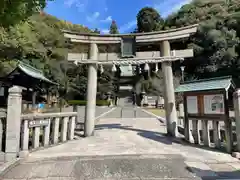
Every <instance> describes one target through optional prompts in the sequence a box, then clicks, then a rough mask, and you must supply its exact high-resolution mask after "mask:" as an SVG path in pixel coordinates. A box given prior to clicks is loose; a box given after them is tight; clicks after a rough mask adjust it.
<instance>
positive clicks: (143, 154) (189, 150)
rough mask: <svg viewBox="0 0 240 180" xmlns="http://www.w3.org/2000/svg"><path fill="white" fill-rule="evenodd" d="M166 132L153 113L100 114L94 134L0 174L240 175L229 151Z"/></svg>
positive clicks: (36, 155) (106, 176) (97, 176)
mask: <svg viewBox="0 0 240 180" xmlns="http://www.w3.org/2000/svg"><path fill="white" fill-rule="evenodd" d="M165 133H166V128H165V123H164V122H161V121H159V120H158V119H156V118H149V117H148V118H136V119H134V118H122V119H119V118H106V119H100V120H99V121H98V124H97V125H96V130H95V135H94V136H93V137H89V138H82V139H78V140H74V141H70V142H67V143H65V144H62V145H59V146H55V147H50V148H47V149H43V150H39V151H36V152H32V153H31V154H30V155H29V157H28V158H27V159H26V160H25V162H23V163H22V164H20V165H19V166H17V167H15V168H13V169H11V170H10V171H9V172H8V173H7V174H5V177H4V178H3V179H5V180H7V179H8V180H10V179H16V178H18V179H35V180H37V179H61V178H62V179H66V180H68V179H80V180H81V179H83V180H84V179H86V180H87V179H106V180H107V179H111V180H113V179H129V180H131V179H148V180H151V179H152V180H156V179H175V180H177V179H189V180H190V179H204V180H205V179H206V180H207V179H240V171H238V170H240V163H239V161H238V160H237V159H235V158H233V157H231V156H230V155H229V154H225V153H222V152H217V151H213V150H210V149H204V148H200V147H195V146H191V145H189V144H186V143H184V142H181V141H179V140H176V139H173V138H170V137H166V136H165ZM43 160H44V161H43ZM190 172H193V173H194V174H195V175H196V176H197V177H194V175H193V174H192V173H190ZM60 177H61V178H60Z"/></svg>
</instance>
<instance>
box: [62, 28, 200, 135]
mask: <svg viewBox="0 0 240 180" xmlns="http://www.w3.org/2000/svg"><path fill="white" fill-rule="evenodd" d="M197 27H198V25H197V24H196V25H191V26H187V27H183V28H178V29H171V30H167V31H157V32H150V33H134V34H107V35H100V34H93V33H91V34H85V33H76V32H70V31H63V32H64V36H65V37H66V38H69V39H70V41H71V42H73V43H75V44H76V48H75V51H74V53H68V61H74V62H75V63H84V64H88V84H87V106H86V111H85V123H84V124H85V125H84V136H85V137H87V136H91V135H93V132H94V127H95V122H94V121H95V107H96V93H97V68H98V67H99V66H100V68H101V69H102V68H103V65H104V64H112V65H113V68H112V69H113V71H115V70H116V65H140V64H145V69H149V67H148V64H149V63H156V64H158V63H162V71H163V74H164V103H165V111H166V121H167V133H168V134H169V135H171V136H177V135H178V130H177V120H178V117H177V111H176V105H175V94H174V86H173V72H172V61H177V60H183V59H184V58H187V57H193V50H192V49H184V50H174V51H171V47H170V42H171V41H173V40H179V39H183V38H188V37H190V35H192V34H194V33H196V31H197ZM150 44H159V51H145V52H138V51H137V49H136V46H137V45H138V46H139V45H150ZM78 45H80V47H81V48H77V47H78ZM113 47H115V48H114V50H113ZM103 48H105V49H106V51H107V53H106V51H102V49H103ZM110 48H111V49H110ZM157 67H158V66H156V70H158V68H157Z"/></svg>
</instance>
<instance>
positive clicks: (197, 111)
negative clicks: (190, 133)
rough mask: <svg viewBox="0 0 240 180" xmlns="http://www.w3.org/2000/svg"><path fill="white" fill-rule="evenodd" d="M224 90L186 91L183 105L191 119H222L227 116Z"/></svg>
mask: <svg viewBox="0 0 240 180" xmlns="http://www.w3.org/2000/svg"><path fill="white" fill-rule="evenodd" d="M225 93H226V92H224V91H215V92H214V91H211V92H204V91H202V92H186V93H184V106H185V109H186V112H185V113H186V114H187V116H188V117H189V118H191V119H208V120H214V119H218V120H224V119H226V117H227V116H228V113H227V112H228V106H227V105H226V104H227V103H226V102H227V100H226V94H225Z"/></svg>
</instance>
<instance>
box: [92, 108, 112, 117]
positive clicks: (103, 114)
mask: <svg viewBox="0 0 240 180" xmlns="http://www.w3.org/2000/svg"><path fill="white" fill-rule="evenodd" d="M115 109H116V107H114V108H112V109H110V110H109V111H107V112H105V113H102V114H101V115H99V116H98V117H96V118H95V120H99V118H101V117H103V116H105V115H107V114H108V113H110V112H112V111H114V110H115Z"/></svg>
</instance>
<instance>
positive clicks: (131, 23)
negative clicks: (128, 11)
mask: <svg viewBox="0 0 240 180" xmlns="http://www.w3.org/2000/svg"><path fill="white" fill-rule="evenodd" d="M136 24H137V22H136V20H134V21H130V22H128V23H127V24H125V25H123V26H121V27H120V28H119V32H120V33H124V32H126V31H127V30H129V29H131V28H133V27H134V26H136Z"/></svg>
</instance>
